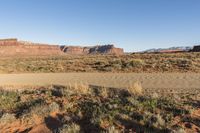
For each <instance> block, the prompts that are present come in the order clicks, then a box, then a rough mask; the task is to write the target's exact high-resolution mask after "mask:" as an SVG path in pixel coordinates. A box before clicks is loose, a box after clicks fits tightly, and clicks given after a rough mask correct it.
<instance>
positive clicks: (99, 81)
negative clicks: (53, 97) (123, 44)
mask: <svg viewBox="0 0 200 133" xmlns="http://www.w3.org/2000/svg"><path fill="white" fill-rule="evenodd" d="M136 81H140V82H141V83H142V86H143V88H154V89H156V88H162V89H164V88H173V89H176V88H182V89H189V88H196V89H197V88H200V74H195V73H190V74H189V73H187V74H186V73H182V74H180V73H168V74H161V73H159V74H147V73H146V74H145V73H141V74H139V73H38V74H0V86H6V85H13V86H21V85H23V86H24V85H25V86H26V85H31V86H32V85H39V86H40V85H50V84H56V85H68V84H74V83H83V84H85V83H87V84H90V85H97V86H105V87H116V88H124V87H127V86H128V85H129V84H130V83H134V82H136Z"/></svg>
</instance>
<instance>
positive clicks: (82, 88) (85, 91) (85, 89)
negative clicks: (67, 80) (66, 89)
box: [70, 82, 91, 95]
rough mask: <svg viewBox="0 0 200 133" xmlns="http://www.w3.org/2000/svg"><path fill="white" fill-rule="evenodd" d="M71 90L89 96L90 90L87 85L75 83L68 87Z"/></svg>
mask: <svg viewBox="0 0 200 133" xmlns="http://www.w3.org/2000/svg"><path fill="white" fill-rule="evenodd" d="M70 87H71V89H73V90H74V91H75V92H76V93H78V94H83V95H88V94H91V89H90V87H89V85H88V83H82V82H81V83H75V84H74V85H70Z"/></svg>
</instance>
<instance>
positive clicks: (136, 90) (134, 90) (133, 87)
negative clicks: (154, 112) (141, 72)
mask: <svg viewBox="0 0 200 133" xmlns="http://www.w3.org/2000/svg"><path fill="white" fill-rule="evenodd" d="M127 90H128V92H129V93H130V94H132V95H142V94H143V88H142V85H141V83H140V82H139V81H137V82H135V83H132V84H130V85H129V87H128V88H127Z"/></svg>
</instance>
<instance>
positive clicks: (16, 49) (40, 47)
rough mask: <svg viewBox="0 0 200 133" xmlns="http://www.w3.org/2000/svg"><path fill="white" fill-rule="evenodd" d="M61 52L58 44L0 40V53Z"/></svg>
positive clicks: (37, 53)
mask: <svg viewBox="0 0 200 133" xmlns="http://www.w3.org/2000/svg"><path fill="white" fill-rule="evenodd" d="M58 54H62V51H60V47H59V46H58V45H47V44H38V43H27V42H21V41H17V39H4V40H0V55H3V56H13V55H58Z"/></svg>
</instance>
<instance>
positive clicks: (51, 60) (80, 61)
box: [0, 53, 200, 73]
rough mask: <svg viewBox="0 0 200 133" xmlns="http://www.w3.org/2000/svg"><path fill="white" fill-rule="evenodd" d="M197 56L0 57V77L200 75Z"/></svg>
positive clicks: (199, 63) (196, 54) (185, 54)
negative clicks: (102, 74) (62, 74)
mask: <svg viewBox="0 0 200 133" xmlns="http://www.w3.org/2000/svg"><path fill="white" fill-rule="evenodd" d="M199 60H200V53H165V54H132V55H130V54H129V55H128V54H127V55H121V56H114V55H81V56H80V55H73V56H70V55H66V56H52V57H49V56H48V57H47V56H40V57H7V58H6V57H1V58H0V73H33V72H35V73H40V72H44V73H48V72H53V73H56V72H200V62H199Z"/></svg>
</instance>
